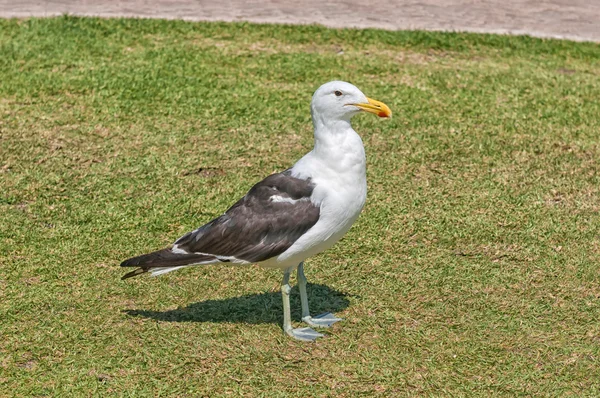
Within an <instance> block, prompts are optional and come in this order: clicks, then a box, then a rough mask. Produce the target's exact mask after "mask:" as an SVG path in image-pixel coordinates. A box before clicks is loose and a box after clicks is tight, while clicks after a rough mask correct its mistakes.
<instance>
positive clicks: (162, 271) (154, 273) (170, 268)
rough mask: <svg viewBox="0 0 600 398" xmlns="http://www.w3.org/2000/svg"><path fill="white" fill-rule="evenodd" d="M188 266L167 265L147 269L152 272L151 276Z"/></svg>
mask: <svg viewBox="0 0 600 398" xmlns="http://www.w3.org/2000/svg"><path fill="white" fill-rule="evenodd" d="M185 267H189V265H179V266H177V267H168V268H150V269H149V270H148V271H150V273H151V274H152V276H160V275H163V274H166V273H167V272H171V271H175V270H178V269H179V268H185Z"/></svg>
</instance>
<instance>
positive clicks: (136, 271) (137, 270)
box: [121, 268, 148, 280]
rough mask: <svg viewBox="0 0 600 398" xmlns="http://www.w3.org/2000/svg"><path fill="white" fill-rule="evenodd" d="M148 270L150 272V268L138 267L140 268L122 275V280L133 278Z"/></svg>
mask: <svg viewBox="0 0 600 398" xmlns="http://www.w3.org/2000/svg"><path fill="white" fill-rule="evenodd" d="M146 272H148V270H146V269H143V268H138V269H136V270H134V271H131V272H128V273H126V274H125V275H123V276H122V277H121V280H125V279H129V278H133V277H134V276H138V275H142V274H145V273H146Z"/></svg>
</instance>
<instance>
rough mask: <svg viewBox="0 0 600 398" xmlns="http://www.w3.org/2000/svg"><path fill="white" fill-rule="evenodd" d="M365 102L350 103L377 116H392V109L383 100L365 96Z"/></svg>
mask: <svg viewBox="0 0 600 398" xmlns="http://www.w3.org/2000/svg"><path fill="white" fill-rule="evenodd" d="M367 101H369V102H367V103H366V104H352V105H354V106H356V107H358V108H360V109H361V110H363V111H365V112H369V113H374V114H376V115H377V116H379V117H391V116H392V110H391V109H390V108H389V107H388V106H387V105H386V104H384V103H383V102H380V101H377V100H374V99H371V98H367Z"/></svg>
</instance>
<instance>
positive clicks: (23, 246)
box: [0, 17, 600, 397]
mask: <svg viewBox="0 0 600 398" xmlns="http://www.w3.org/2000/svg"><path fill="white" fill-rule="evenodd" d="M333 79H342V80H347V81H350V82H353V83H354V84H356V85H357V86H358V87H359V88H361V89H362V90H363V91H364V92H365V93H366V94H367V95H368V96H370V97H373V98H376V99H378V100H381V101H384V102H386V103H387V104H388V105H389V106H390V107H391V108H392V110H393V111H394V117H393V119H392V120H389V121H382V120H379V119H377V118H376V117H372V116H371V115H362V116H359V117H356V118H355V121H354V126H355V129H356V130H357V131H358V132H359V133H360V134H361V135H362V137H363V139H364V142H365V147H366V150H367V157H368V179H369V189H370V191H369V197H368V200H367V205H366V207H365V210H364V212H363V214H362V215H361V217H360V219H359V220H358V222H357V223H356V225H355V226H354V227H353V229H352V230H351V231H350V232H349V234H348V235H347V236H346V238H344V239H343V240H342V241H341V242H340V243H339V244H338V245H337V246H335V247H334V248H333V249H331V250H329V251H328V252H326V253H324V254H321V255H319V256H317V257H315V258H313V259H310V260H309V261H308V262H307V275H308V278H309V282H312V283H313V285H311V286H309V296H310V297H309V298H310V299H312V307H313V309H314V310H315V312H316V311H319V310H334V311H335V312H336V313H337V314H338V315H341V316H342V317H343V318H345V321H344V322H342V323H339V324H337V325H336V326H335V327H334V328H333V329H332V330H331V331H329V332H328V334H329V335H328V336H327V338H324V339H321V340H319V341H318V342H317V343H315V344H307V343H301V342H297V341H294V340H292V339H289V338H287V337H285V336H284V335H283V333H282V331H281V327H280V318H281V300H280V296H279V292H278V289H279V284H280V277H281V275H280V273H279V272H277V271H265V270H261V269H258V268H257V267H245V268H244V267H231V266H210V267H205V268H197V269H186V270H183V271H180V272H176V273H172V274H169V275H167V276H164V277H161V278H136V279H134V280H130V281H127V282H123V281H121V280H120V277H121V275H122V274H123V272H124V271H123V270H122V269H120V268H119V267H118V264H119V262H120V261H121V260H123V259H125V258H127V257H129V256H133V255H137V254H141V253H144V252H147V251H149V250H153V249H158V248H161V247H163V246H165V245H168V244H169V243H171V242H172V241H173V240H174V239H176V238H177V237H179V236H180V235H182V234H183V233H185V232H187V231H188V230H190V229H193V228H196V227H197V226H199V225H201V224H202V223H204V222H206V221H208V220H210V219H211V218H212V217H214V216H216V215H218V214H220V213H222V212H223V211H224V210H225V209H226V208H227V207H228V206H229V205H230V204H232V203H233V202H234V201H235V200H236V199H237V198H239V197H240V196H241V195H243V194H244V193H245V191H246V190H247V189H248V188H249V187H250V186H251V185H252V184H253V183H254V182H256V181H257V180H258V179H260V178H262V177H264V176H266V175H267V174H269V173H271V172H274V171H278V170H282V169H284V168H287V167H288V166H289V165H291V164H292V163H293V162H294V161H295V160H296V159H298V158H299V157H300V156H302V155H303V154H304V153H305V152H307V151H308V150H310V149H311V146H312V130H311V123H310V115H309V107H308V104H309V101H310V98H311V95H312V93H313V91H314V90H315V89H316V88H317V87H318V86H319V85H320V84H321V83H324V82H326V81H329V80H333ZM599 98H600V48H599V46H598V45H597V44H591V43H572V42H568V41H555V40H539V39H532V38H527V37H505V36H493V35H473V34H453V33H424V32H383V31H375V30H364V31H359V30H330V29H325V28H321V27H313V26H302V27H291V26H261V25H250V24H224V23H186V22H177V21H154V20H100V19H80V18H73V17H62V18H54V19H30V20H1V21H0V184H1V187H0V212H1V214H2V215H1V217H0V336H1V338H0V396H13V395H14V396H48V395H49V396H63V397H64V396H102V397H104V396H159V395H160V396H264V397H284V396H303V397H308V396H332V397H356V396H369V397H371V396H382V397H383V396H385V397H388V396H414V395H423V396H515V395H516V396H532V395H535V396H559V395H571V396H577V397H581V396H598V395H600V386H599V385H598V378H599V377H600V375H599V373H600V371H599V370H598V360H599V358H600V348H599V347H600V283H599V282H600V276H599V269H600V217H599V210H600V177H599V175H598V170H599V169H600V165H599V162H600V146H599V144H598V140H599V132H600V105H599V101H598V99H599ZM292 294H293V301H292V306H293V308H294V313H293V316H294V318H295V320H296V321H298V318H299V307H300V303H299V297H298V291H297V289H296V288H294V290H293V293H292Z"/></svg>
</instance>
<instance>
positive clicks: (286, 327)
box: [281, 270, 323, 341]
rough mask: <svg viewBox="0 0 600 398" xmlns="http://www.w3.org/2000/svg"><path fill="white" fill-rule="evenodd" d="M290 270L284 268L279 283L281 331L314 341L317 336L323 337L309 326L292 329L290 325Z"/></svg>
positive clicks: (300, 338)
mask: <svg viewBox="0 0 600 398" xmlns="http://www.w3.org/2000/svg"><path fill="white" fill-rule="evenodd" d="M291 291H292V288H291V287H290V271H289V270H286V271H285V272H284V273H283V282H282V283H281V297H282V299H283V331H284V332H286V333H287V334H288V335H290V336H292V337H293V338H295V339H298V340H302V341H314V340H316V339H317V338H319V337H323V335H322V334H321V333H318V332H316V331H314V330H312V329H311V328H300V329H294V328H293V327H292V314H291V311H290V292H291Z"/></svg>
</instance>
